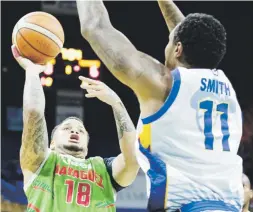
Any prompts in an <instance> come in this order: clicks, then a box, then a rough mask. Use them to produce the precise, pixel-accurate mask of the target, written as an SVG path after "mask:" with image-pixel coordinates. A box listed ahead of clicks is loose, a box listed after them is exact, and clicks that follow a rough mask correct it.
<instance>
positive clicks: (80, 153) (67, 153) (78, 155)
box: [56, 149, 86, 159]
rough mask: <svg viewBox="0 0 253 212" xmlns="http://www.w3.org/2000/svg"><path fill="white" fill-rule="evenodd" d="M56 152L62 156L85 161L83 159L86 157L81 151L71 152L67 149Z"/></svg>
mask: <svg viewBox="0 0 253 212" xmlns="http://www.w3.org/2000/svg"><path fill="white" fill-rule="evenodd" d="M56 152H57V153H60V154H62V155H71V156H73V157H75V158H81V159H85V157H86V154H85V152H83V151H79V152H73V151H69V150H67V149H56Z"/></svg>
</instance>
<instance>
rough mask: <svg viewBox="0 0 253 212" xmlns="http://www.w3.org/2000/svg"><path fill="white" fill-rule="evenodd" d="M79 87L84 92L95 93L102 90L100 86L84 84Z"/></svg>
mask: <svg viewBox="0 0 253 212" xmlns="http://www.w3.org/2000/svg"><path fill="white" fill-rule="evenodd" d="M80 87H81V88H82V89H86V90H95V91H100V90H102V86H100V85H89V84H86V83H82V84H81V85H80Z"/></svg>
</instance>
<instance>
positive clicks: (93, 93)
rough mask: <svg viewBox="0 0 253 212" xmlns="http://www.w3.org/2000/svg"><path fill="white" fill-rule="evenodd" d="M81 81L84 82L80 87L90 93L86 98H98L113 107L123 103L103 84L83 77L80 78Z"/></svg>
mask: <svg viewBox="0 0 253 212" xmlns="http://www.w3.org/2000/svg"><path fill="white" fill-rule="evenodd" d="M79 79H80V80H81V81H82V84H81V85H80V87H81V88H82V89H85V90H86V91H87V92H88V93H87V94H85V97H87V98H94V97H96V98H98V99H99V100H101V101H103V102H105V103H107V104H108V105H111V106H113V105H115V104H117V103H118V102H121V100H120V98H119V97H118V95H117V94H116V93H115V92H114V91H113V90H112V89H111V88H109V87H108V86H107V85H106V84H104V83H103V82H100V81H97V80H92V79H89V78H86V77H83V76H79Z"/></svg>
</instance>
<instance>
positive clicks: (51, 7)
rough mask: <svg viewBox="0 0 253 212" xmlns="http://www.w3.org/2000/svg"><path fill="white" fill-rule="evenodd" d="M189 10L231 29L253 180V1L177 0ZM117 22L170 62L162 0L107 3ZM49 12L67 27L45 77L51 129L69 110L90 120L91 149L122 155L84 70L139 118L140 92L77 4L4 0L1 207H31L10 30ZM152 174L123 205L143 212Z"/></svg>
mask: <svg viewBox="0 0 253 212" xmlns="http://www.w3.org/2000/svg"><path fill="white" fill-rule="evenodd" d="M176 4H177V5H178V6H179V8H180V9H181V11H182V12H183V13H184V14H185V15H187V14H189V13H193V12H203V13H209V14H212V15H214V16H215V17H216V18H218V19H219V20H220V21H221V23H222V24H223V25H224V26H225V28H226V30H227V39H228V40H227V46H228V48H227V54H226V56H225V58H224V60H223V61H222V63H221V64H220V67H219V68H221V69H223V70H224V72H225V73H226V75H227V76H228V77H229V79H230V80H231V82H232V84H233V86H234V88H235V91H236V92H237V96H238V99H239V102H240V105H241V107H242V110H243V121H244V125H243V128H244V129H243V137H242V140H241V146H240V149H239V152H238V154H239V155H240V156H241V157H242V158H243V161H244V172H245V173H246V174H247V175H248V176H249V178H250V180H251V183H253V25H252V23H253V2H239V1H238V2H189V1H187V2H183V1H180V2H176ZM105 5H106V7H107V9H108V11H109V15H110V18H111V21H112V23H113V25H114V26H115V27H116V28H117V29H118V30H120V31H122V32H123V33H124V34H125V35H126V36H127V37H128V38H129V39H130V40H131V42H132V43H133V44H134V45H135V46H136V48H138V49H139V50H141V51H143V52H145V53H148V54H150V55H151V56H153V57H154V58H156V59H158V60H159V61H161V62H163V61H164V48H165V46H166V44H167V42H168V35H169V33H168V30H167V27H166V25H165V22H164V20H163V17H162V14H161V12H160V10H159V7H158V4H157V2H155V1H153V2H151V1H150V2H133V1H129V2H123V1H121V2H105ZM33 11H45V12H49V13H51V14H53V15H55V16H56V17H57V18H58V20H59V21H60V22H61V24H62V26H63V28H64V31H65V44H64V49H63V51H62V53H61V54H59V56H58V57H57V58H56V60H52V61H51V62H50V63H49V64H48V70H47V71H46V72H45V73H43V74H42V75H41V82H42V84H43V86H44V91H45V96H46V111H45V114H46V120H47V127H48V132H50V133H51V131H52V129H53V127H54V126H55V125H56V124H57V123H59V122H60V121H61V120H63V119H64V118H65V117H68V116H78V117H80V118H81V119H83V120H84V123H85V126H86V128H87V130H88V132H89V134H90V143H89V155H88V156H101V157H109V156H116V155H118V154H119V152H120V150H119V145H118V139H117V134H116V127H115V122H114V117H113V114H112V110H111V108H110V107H109V106H107V105H106V104H103V103H102V102H100V101H98V100H93V99H89V100H87V99H85V98H84V97H83V92H82V91H81V90H80V89H79V85H80V84H79V80H78V79H77V77H78V76H79V75H84V76H89V77H91V78H94V79H99V80H101V81H103V82H105V83H106V84H108V85H109V86H110V87H111V88H112V89H114V90H115V91H116V92H117V93H118V94H119V96H120V97H121V99H122V101H123V102H124V104H125V106H126V108H127V109H128V112H129V113H130V116H131V118H132V120H133V121H134V123H135V124H136V122H137V118H138V116H139V105H138V102H137V99H136V97H135V95H134V94H133V92H132V91H131V90H130V89H129V88H127V87H126V86H124V85H122V84H121V83H119V82H118V81H117V80H116V79H115V78H114V77H113V76H112V75H111V74H110V73H109V71H108V70H107V69H106V67H105V66H104V65H103V63H102V62H101V61H100V60H99V58H98V57H97V56H96V54H95V53H94V52H93V51H92V49H91V48H90V46H89V44H88V43H87V42H86V41H85V40H84V39H83V38H82V37H81V34H80V26H79V20H78V17H77V11H76V6H75V2H66V1H62V2H60V1H54V2H48V1H45V2H43V1H42V2H40V1H37V2H32V1H29V2H28V1H27V2H25V1H24V2H14V1H10V2H1V18H2V21H1V24H2V25H1V27H2V28H1V32H2V33H1V53H2V54H1V62H2V63H1V65H2V67H1V89H2V95H1V102H2V107H1V115H2V117H1V132H2V134H1V136H2V137H1V138H2V139H1V145H2V148H1V155H2V156H1V157H2V160H1V163H2V164H1V200H2V211H6V212H7V211H12V212H18V211H24V208H25V205H26V198H25V196H24V193H23V189H22V186H23V184H22V180H23V177H22V173H21V170H20V165H19V148H20V145H21V133H22V127H23V126H22V95H23V87H24V76H25V75H24V71H23V70H22V69H21V68H20V67H19V66H18V64H17V63H16V61H15V60H14V59H13V57H12V54H11V45H12V41H11V35H12V30H13V28H14V25H15V24H16V22H17V21H18V20H19V19H20V18H21V17H22V16H24V15H25V14H27V13H29V12H33ZM146 201H147V200H146V192H145V177H144V175H143V174H142V173H141V172H140V174H139V175H138V177H137V179H136V181H135V183H134V184H133V185H132V186H130V187H129V188H127V189H125V190H124V191H121V192H119V194H118V198H117V205H118V210H117V211H130V210H131V211H144V209H145V206H146Z"/></svg>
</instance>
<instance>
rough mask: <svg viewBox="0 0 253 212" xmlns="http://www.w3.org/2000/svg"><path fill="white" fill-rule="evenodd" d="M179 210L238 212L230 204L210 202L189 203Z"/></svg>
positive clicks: (189, 211) (183, 211) (191, 211)
mask: <svg viewBox="0 0 253 212" xmlns="http://www.w3.org/2000/svg"><path fill="white" fill-rule="evenodd" d="M180 210H181V212H199V211H205V210H213V211H216V210H220V211H230V212H239V210H238V209H237V208H236V207H235V206H233V205H231V204H227V203H224V202H222V201H212V200H203V201H198V202H191V203H190V204H187V205H184V206H183V207H182V208H181V209H180Z"/></svg>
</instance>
